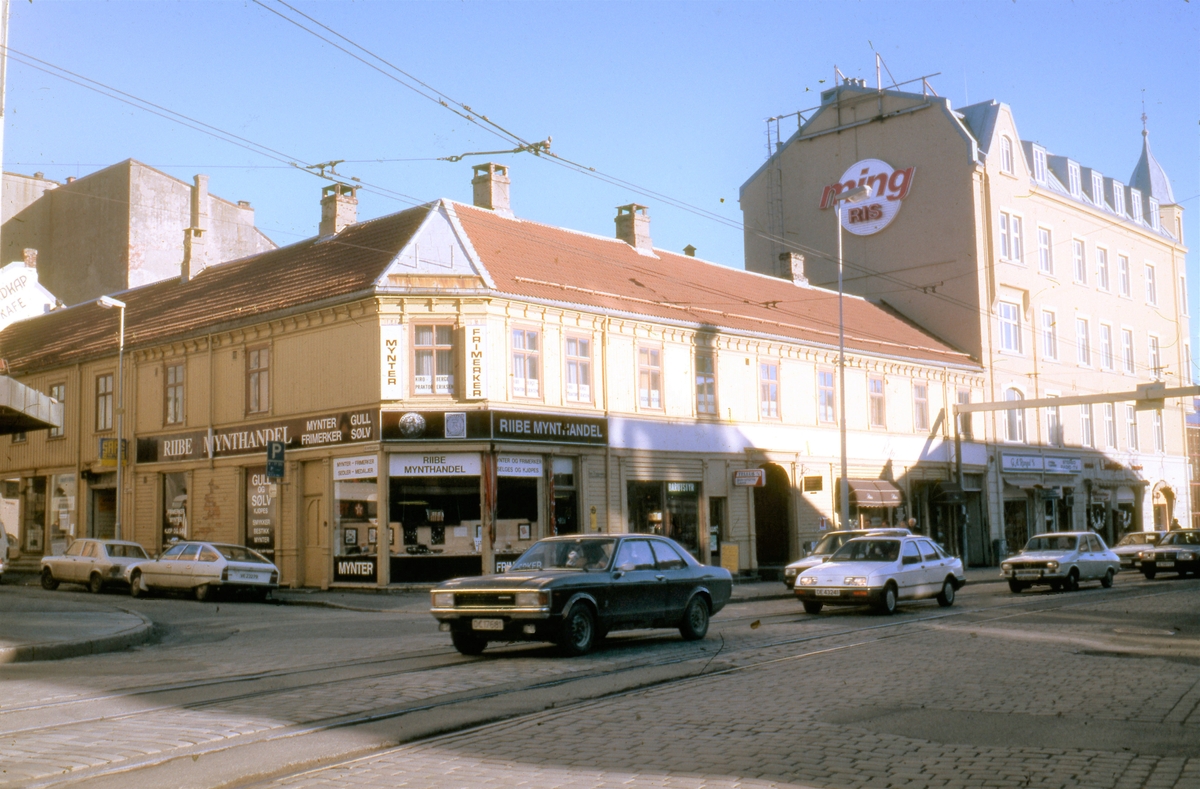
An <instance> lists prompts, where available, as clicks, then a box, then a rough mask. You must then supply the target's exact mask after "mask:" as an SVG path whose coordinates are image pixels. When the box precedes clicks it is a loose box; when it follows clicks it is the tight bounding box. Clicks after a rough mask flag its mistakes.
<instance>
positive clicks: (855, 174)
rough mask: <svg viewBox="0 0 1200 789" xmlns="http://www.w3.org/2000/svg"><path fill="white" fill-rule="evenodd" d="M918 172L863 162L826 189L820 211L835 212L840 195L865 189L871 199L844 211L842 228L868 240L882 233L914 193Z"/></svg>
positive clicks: (874, 161)
mask: <svg viewBox="0 0 1200 789" xmlns="http://www.w3.org/2000/svg"><path fill="white" fill-rule="evenodd" d="M916 170H917V168H915V167H909V168H908V169H905V170H897V169H895V168H893V167H892V166H891V165H890V164H888V163H887V162H885V161H881V160H879V159H863V160H862V161H860V162H855V163H854V164H852V165H850V167H849V169H847V170H846V172H844V173H842V178H841V180H839V181H838V182H836V183H832V184H830V185H829V186H826V187H825V190H824V191H823V192H822V193H821V208H822V209H825V208H832V207H833V206H834V204H835V202H836V201H835V200H834V197H836V196H837V195H838V194H839V193H841V192H843V191H845V190H848V189H854V188H855V187H858V186H865V187H867V188H868V189H870V190H871V192H870V194H869V196H868V197H866V198H865V199H863V200H860V201H858V202H855V203H847V204H846V205H845V206H844V207H843V208H842V227H844V228H845V229H846V230H848V231H850V232H851V233H853V234H854V235H856V236H869V235H871V234H872V233H878V232H879V231H880V230H883V229H884V228H885V227H887V226H888V225H889V224H891V221H892V220H893V219H895V218H896V214H898V213H899V212H900V204H901V203H902V202H904V198H905V197H908V192H909V190H910V189H912V182H913V174H914V173H915V172H916Z"/></svg>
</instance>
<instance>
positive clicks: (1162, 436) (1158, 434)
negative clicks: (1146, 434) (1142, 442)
mask: <svg viewBox="0 0 1200 789" xmlns="http://www.w3.org/2000/svg"><path fill="white" fill-rule="evenodd" d="M1166 444H1167V436H1166V431H1165V430H1164V429H1163V412H1162V409H1158V410H1156V411H1155V412H1154V451H1155V452H1165V451H1166Z"/></svg>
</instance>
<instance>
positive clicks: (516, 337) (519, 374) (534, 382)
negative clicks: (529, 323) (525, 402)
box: [509, 326, 542, 400]
mask: <svg viewBox="0 0 1200 789" xmlns="http://www.w3.org/2000/svg"><path fill="white" fill-rule="evenodd" d="M509 338H510V339H511V341H512V349H511V350H512V354H511V358H512V393H513V397H521V398H526V399H531V400H537V399H541V397H542V350H541V349H542V333H541V332H540V331H539V330H538V329H535V328H530V327H525V326H514V327H513V328H512V331H510V332H509Z"/></svg>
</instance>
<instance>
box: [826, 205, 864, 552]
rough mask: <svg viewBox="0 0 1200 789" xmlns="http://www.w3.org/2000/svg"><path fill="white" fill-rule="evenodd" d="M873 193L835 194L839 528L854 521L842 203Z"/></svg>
mask: <svg viewBox="0 0 1200 789" xmlns="http://www.w3.org/2000/svg"><path fill="white" fill-rule="evenodd" d="M870 193H871V190H870V189H869V188H868V187H866V186H856V187H854V188H853V189H847V190H846V191H844V192H839V193H838V194H836V195H834V197H833V206H834V213H835V214H836V215H837V266H838V433H839V438H840V439H841V447H842V480H841V482H840V483H839V493H840V494H841V501H840V505H841V506H840V507H839V512H838V518H839V519H840V521H841V522H840V523H839V524H838V527H839V528H842V529H845V528H848V524H849V523H850V481H849V479H848V478H847V474H846V322H845V320H844V317H843V308H842V301H843V298H842V297H843V292H842V203H854V202H857V201H859V200H861V199H863V198H864V197H866V196H867V195H869V194H870Z"/></svg>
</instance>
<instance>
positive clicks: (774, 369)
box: [758, 362, 779, 419]
mask: <svg viewBox="0 0 1200 789" xmlns="http://www.w3.org/2000/svg"><path fill="white" fill-rule="evenodd" d="M758 403H759V405H758V412H759V414H760V415H761V416H763V417H766V418H768V419H778V418H779V365H778V364H769V363H766V362H764V363H762V364H760V365H759V366H758Z"/></svg>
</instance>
